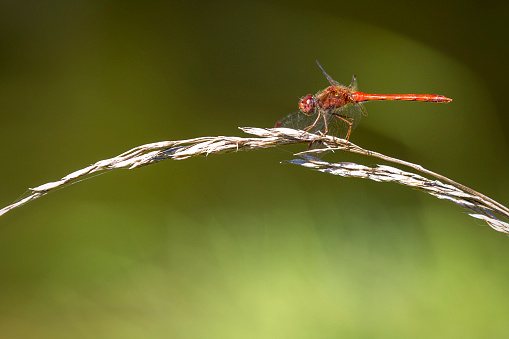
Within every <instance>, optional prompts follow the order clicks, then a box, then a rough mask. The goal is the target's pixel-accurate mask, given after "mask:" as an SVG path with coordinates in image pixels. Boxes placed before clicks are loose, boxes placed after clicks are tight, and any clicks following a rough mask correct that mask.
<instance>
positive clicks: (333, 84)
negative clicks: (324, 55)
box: [316, 60, 345, 87]
mask: <svg viewBox="0 0 509 339" xmlns="http://www.w3.org/2000/svg"><path fill="white" fill-rule="evenodd" d="M316 64H317V65H318V67H320V69H321V70H322V72H323V75H325V77H326V78H327V80H328V81H329V83H330V84H331V85H332V86H339V87H345V86H343V85H342V84H340V83H339V82H337V81H336V80H334V79H332V77H331V76H330V75H329V74H327V72H325V70H324V69H323V67H322V65H320V63H319V62H318V60H316Z"/></svg>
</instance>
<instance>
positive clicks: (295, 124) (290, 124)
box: [276, 110, 324, 133]
mask: <svg viewBox="0 0 509 339" xmlns="http://www.w3.org/2000/svg"><path fill="white" fill-rule="evenodd" d="M317 117H318V111H317V110H315V113H313V114H310V115H306V114H304V113H302V112H301V111H296V112H293V113H290V114H288V115H287V116H285V117H284V118H282V119H280V120H279V121H278V122H277V123H276V127H286V128H293V129H299V130H305V129H307V128H308V127H309V126H311V125H313V123H314V122H315V121H316V118H317ZM323 127H324V121H323V119H322V118H320V119H319V120H318V121H317V122H316V125H315V126H314V127H312V128H311V129H310V130H309V131H308V132H311V133H315V132H318V131H320V130H323Z"/></svg>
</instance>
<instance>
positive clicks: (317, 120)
mask: <svg viewBox="0 0 509 339" xmlns="http://www.w3.org/2000/svg"><path fill="white" fill-rule="evenodd" d="M316 63H317V64H318V67H320V69H321V70H322V72H323V74H324V75H325V77H326V78H327V80H328V81H329V84H330V86H329V87H327V88H325V89H323V90H321V91H319V92H318V93H316V94H315V95H312V94H308V95H306V96H304V97H302V98H300V100H299V110H298V111H296V112H293V113H290V114H289V115H287V116H286V117H284V118H282V119H281V120H279V121H278V122H277V123H276V126H275V127H288V128H294V129H300V130H304V131H305V132H310V133H319V134H320V135H322V136H323V135H326V134H329V135H333V136H337V137H339V138H342V139H346V141H349V139H350V134H351V133H352V131H353V130H354V129H355V128H356V127H357V125H358V124H359V122H360V119H361V117H362V116H367V115H368V112H367V110H366V108H365V107H364V105H363V103H364V102H367V101H375V100H405V101H427V102H437V103H447V102H451V101H452V99H450V98H447V97H445V96H443V95H432V94H368V93H363V92H359V91H358V90H357V78H356V77H355V74H354V75H353V77H352V82H351V83H350V85H349V86H344V85H342V84H340V83H339V82H337V81H336V80H334V79H333V78H332V77H331V76H330V75H329V74H327V72H325V70H324V69H323V67H322V65H320V63H319V62H318V61H316Z"/></svg>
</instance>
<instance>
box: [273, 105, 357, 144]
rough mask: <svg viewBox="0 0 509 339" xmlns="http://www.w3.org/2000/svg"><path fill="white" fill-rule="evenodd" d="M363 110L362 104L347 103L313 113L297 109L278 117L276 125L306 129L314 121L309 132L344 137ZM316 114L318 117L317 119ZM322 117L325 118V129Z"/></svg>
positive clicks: (351, 129) (355, 125) (347, 134)
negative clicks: (336, 107) (338, 107)
mask: <svg viewBox="0 0 509 339" xmlns="http://www.w3.org/2000/svg"><path fill="white" fill-rule="evenodd" d="M363 111H365V109H364V107H363V106H362V104H348V105H345V106H343V107H341V108H340V109H336V110H331V111H324V112H320V111H318V110H315V113H313V114H311V115H306V114H304V113H302V112H300V111H297V112H293V113H290V114H288V115H287V116H285V117H284V118H282V119H280V120H279V121H278V122H277V123H276V127H287V128H293V129H300V130H306V129H308V128H309V127H310V126H312V125H313V123H315V121H316V124H315V125H314V126H313V127H311V128H310V129H309V130H308V131H309V132H310V133H318V134H320V133H321V134H324V133H327V134H329V135H333V136H336V137H339V138H343V139H344V138H346V137H347V136H349V134H351V133H352V131H353V130H354V129H355V128H356V127H357V125H359V122H360V120H361V117H362V115H363ZM318 115H320V118H319V119H318V121H317V117H318ZM323 117H325V120H327V131H326V128H325V120H324V118H323Z"/></svg>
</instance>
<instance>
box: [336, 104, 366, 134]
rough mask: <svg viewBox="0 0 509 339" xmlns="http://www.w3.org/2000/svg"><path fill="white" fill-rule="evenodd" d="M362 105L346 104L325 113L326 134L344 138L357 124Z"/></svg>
mask: <svg viewBox="0 0 509 339" xmlns="http://www.w3.org/2000/svg"><path fill="white" fill-rule="evenodd" d="M363 110H365V109H364V107H363V106H361V105H360V104H347V105H345V106H343V107H341V108H340V109H337V110H334V111H331V112H328V113H327V117H328V118H327V125H328V130H329V131H328V134H331V135H335V136H337V137H340V138H346V137H347V136H348V135H349V134H350V133H352V131H353V130H354V129H355V128H356V127H357V125H359V122H360V120H361V117H362V115H363Z"/></svg>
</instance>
